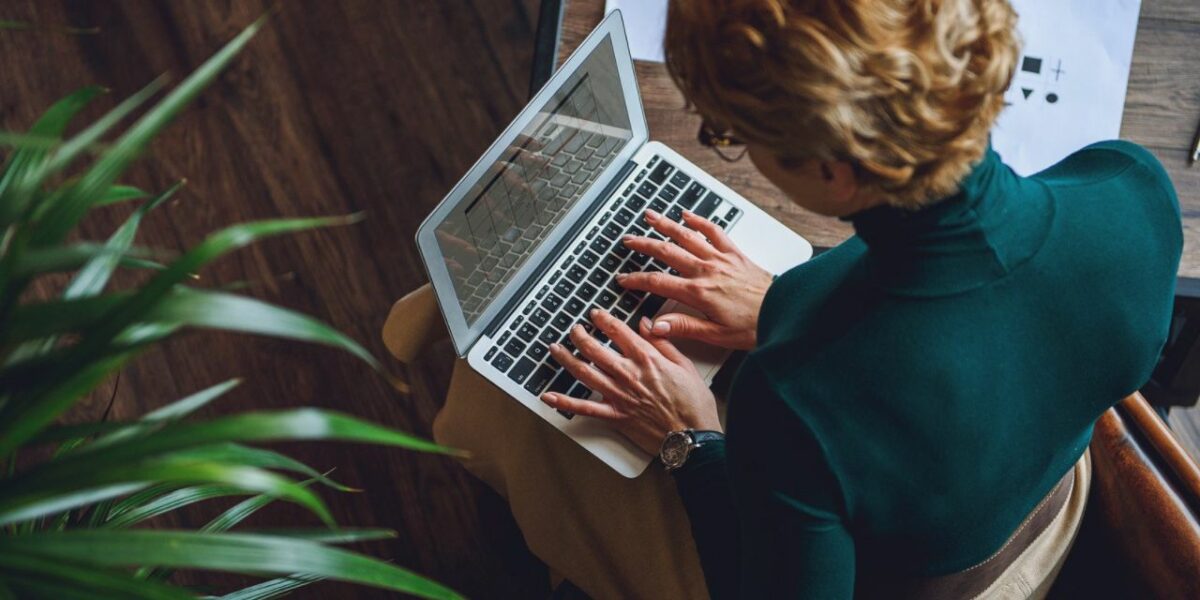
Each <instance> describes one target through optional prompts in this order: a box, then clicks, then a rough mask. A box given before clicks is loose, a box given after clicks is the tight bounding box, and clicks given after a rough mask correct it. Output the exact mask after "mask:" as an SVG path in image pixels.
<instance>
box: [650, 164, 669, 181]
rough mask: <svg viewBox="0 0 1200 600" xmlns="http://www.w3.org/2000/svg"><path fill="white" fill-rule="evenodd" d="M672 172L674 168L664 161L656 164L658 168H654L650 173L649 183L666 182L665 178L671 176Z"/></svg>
mask: <svg viewBox="0 0 1200 600" xmlns="http://www.w3.org/2000/svg"><path fill="white" fill-rule="evenodd" d="M674 170H675V167H672V166H671V165H670V163H668V162H667V161H665V160H664V161H662V162H660V163H658V166H657V167H654V170H653V171H651V172H650V181H653V182H654V183H658V184H661V183H662V182H664V181H666V180H667V177H668V176H669V175H670V174H671V171H674Z"/></svg>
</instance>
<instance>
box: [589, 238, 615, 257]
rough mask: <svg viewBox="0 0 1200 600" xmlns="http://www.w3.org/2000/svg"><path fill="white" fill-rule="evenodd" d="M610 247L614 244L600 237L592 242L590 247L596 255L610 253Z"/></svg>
mask: <svg viewBox="0 0 1200 600" xmlns="http://www.w3.org/2000/svg"><path fill="white" fill-rule="evenodd" d="M610 246H612V243H610V242H609V241H608V240H606V239H604V238H602V237H598V238H596V239H594V240H592V243H591V245H590V246H589V247H590V248H591V249H592V251H593V252H595V253H596V254H600V255H603V254H604V253H605V252H608V249H609V247H610Z"/></svg>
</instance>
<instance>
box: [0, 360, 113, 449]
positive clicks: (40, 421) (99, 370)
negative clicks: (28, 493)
mask: <svg viewBox="0 0 1200 600" xmlns="http://www.w3.org/2000/svg"><path fill="white" fill-rule="evenodd" d="M133 354H134V353H133V352H132V351H130V352H124V353H121V354H116V355H112V356H107V357H103V358H101V359H100V360H97V361H95V362H93V363H91V364H88V365H85V366H83V367H82V368H80V369H78V370H76V371H67V372H65V373H62V374H61V377H63V378H64V379H61V380H60V379H52V380H49V381H51V382H52V383H50V384H49V386H48V387H47V388H45V389H44V390H42V392H41V393H39V394H38V395H37V398H36V402H31V401H27V402H19V401H20V400H21V398H16V397H14V398H10V399H9V403H8V404H7V405H5V406H4V409H3V411H0V416H3V417H4V418H2V419H0V457H4V456H8V455H9V454H10V453H11V452H12V451H13V450H16V449H17V448H19V447H20V446H21V444H23V443H25V442H26V441H27V440H28V439H29V438H31V437H33V436H35V435H37V432H39V431H41V430H42V429H43V428H44V427H46V426H47V425H49V424H50V423H51V422H52V421H53V420H54V419H55V417H57V416H58V415H60V414H62V412H63V411H65V410H66V409H68V408H70V406H71V405H72V404H74V403H75V402H76V401H77V400H78V399H79V398H81V397H83V395H84V394H86V393H88V392H89V391H90V390H91V389H92V388H94V387H96V386H97V385H99V384H100V382H101V381H103V380H104V379H105V378H106V377H108V376H109V375H110V374H111V373H112V372H113V371H116V370H117V369H119V368H121V366H122V365H124V364H125V361H127V360H129V358H131V357H132V356H133ZM0 378H2V375H0ZM2 395H3V394H0V396H2ZM18 404H20V405H21V406H20V408H19V409H18V410H19V413H18V414H10V413H17V411H16V410H12V408H13V407H14V406H16V405H18Z"/></svg>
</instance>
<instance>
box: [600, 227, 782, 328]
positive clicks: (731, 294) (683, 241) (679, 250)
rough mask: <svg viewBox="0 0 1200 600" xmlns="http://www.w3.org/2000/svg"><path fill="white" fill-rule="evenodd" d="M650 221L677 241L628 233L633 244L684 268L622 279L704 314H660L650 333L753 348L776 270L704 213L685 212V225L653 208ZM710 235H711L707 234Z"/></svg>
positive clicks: (627, 275) (627, 285) (626, 284)
mask: <svg viewBox="0 0 1200 600" xmlns="http://www.w3.org/2000/svg"><path fill="white" fill-rule="evenodd" d="M646 222H647V223H649V224H650V226H651V227H653V228H654V229H655V230H657V231H658V232H659V233H661V234H663V235H664V236H666V237H667V238H669V239H671V240H674V242H675V243H671V242H669V241H664V240H654V239H651V238H647V237H639V236H627V237H626V238H625V240H624V243H625V245H626V246H628V247H629V248H630V249H632V250H634V251H636V252H641V253H642V254H647V255H650V256H652V257H654V258H656V259H658V260H660V261H662V262H664V263H666V264H667V265H668V266H670V267H671V268H673V269H675V270H676V271H678V272H679V275H677V276H676V275H671V274H669V273H667V272H663V271H656V272H649V273H625V274H619V275H617V283H619V284H620V285H622V286H624V287H625V288H627V289H631V290H643V291H647V292H650V293H651V294H656V295H658V296H662V297H664V298H670V299H672V300H677V301H679V302H681V303H683V304H686V305H688V306H690V307H692V308H695V309H696V310H698V311H700V312H701V313H703V314H704V317H703V318H699V317H694V316H692V315H687V314H682V313H669V314H664V315H659V316H658V317H656V318H655V319H654V325H653V327H652V328H651V333H652V334H653V335H656V336H660V337H667V338H687V339H694V340H699V341H702V342H706V343H709V344H712V345H714V346H720V347H722V348H730V349H733V350H749V349H751V348H753V347H754V345H755V342H756V341H757V328H758V311H759V309H760V308H761V307H762V302H763V297H764V296H766V294H767V288H768V287H770V286H771V281H772V277H771V274H770V273H768V272H767V271H765V270H764V269H763V268H762V267H759V266H758V265H756V264H754V263H753V262H751V261H750V259H749V258H747V257H746V255H745V254H742V252H741V250H738V248H737V246H735V245H734V244H733V241H732V240H730V239H729V236H727V235H725V231H724V230H723V229H721V228H720V227H719V226H717V224H716V223H713V222H710V221H708V220H707V219H705V218H704V217H701V216H699V215H696V214H694V213H692V212H689V211H685V212H684V213H683V224H684V225H687V227H684V226H683V225H681V224H679V223H676V222H675V221H672V220H671V219H668V218H666V217H664V216H663V215H661V214H659V213H657V212H654V211H652V210H648V211H646ZM706 238H707V239H706Z"/></svg>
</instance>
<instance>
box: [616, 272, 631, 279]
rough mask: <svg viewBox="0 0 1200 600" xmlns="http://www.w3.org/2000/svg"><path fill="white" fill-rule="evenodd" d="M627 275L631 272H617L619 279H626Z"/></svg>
mask: <svg viewBox="0 0 1200 600" xmlns="http://www.w3.org/2000/svg"><path fill="white" fill-rule="evenodd" d="M626 277H629V273H617V281H625V278H626Z"/></svg>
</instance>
